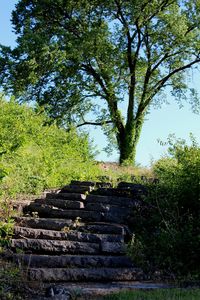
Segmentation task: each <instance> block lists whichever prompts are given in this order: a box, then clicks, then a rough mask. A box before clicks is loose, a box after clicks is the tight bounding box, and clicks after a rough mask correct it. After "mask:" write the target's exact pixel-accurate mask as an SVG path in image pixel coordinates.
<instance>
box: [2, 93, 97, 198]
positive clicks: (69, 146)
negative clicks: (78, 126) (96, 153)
mask: <svg viewBox="0 0 200 300" xmlns="http://www.w3.org/2000/svg"><path fill="white" fill-rule="evenodd" d="M49 123H50V122H49V120H48V118H47V117H46V116H45V115H44V114H42V113H40V114H37V113H35V112H34V111H33V109H31V108H30V107H27V106H25V105H19V104H17V103H16V102H15V101H14V100H11V101H6V100H5V99H3V98H2V97H1V99H0V190H1V194H7V195H9V196H15V195H17V194H21V193H26V194H27V193H35V194H37V193H40V192H41V191H42V190H44V189H45V188H52V187H59V186H62V185H64V184H66V183H69V182H70V181H71V180H72V179H77V180H78V179H80V180H83V179H91V178H95V177H96V176H97V175H98V169H97V167H96V165H95V163H94V161H93V153H92V150H91V145H90V143H89V140H88V136H87V135H86V134H82V135H78V134H77V132H76V130H75V129H71V130H70V131H68V132H67V131H66V130H64V129H60V128H58V127H57V126H56V124H52V125H48V124H49Z"/></svg>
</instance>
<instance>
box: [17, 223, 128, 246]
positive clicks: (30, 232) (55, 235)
mask: <svg viewBox="0 0 200 300" xmlns="http://www.w3.org/2000/svg"><path fill="white" fill-rule="evenodd" d="M24 237H25V238H31V239H48V240H68V241H77V242H90V243H98V242H101V241H105V242H113V243H114V242H117V243H119V242H120V243H122V242H123V241H124V238H123V235H119V234H118V235H117V234H94V233H85V232H79V231H77V230H70V228H65V230H63V231H54V230H46V229H35V228H28V227H20V226H15V227H14V238H24Z"/></svg>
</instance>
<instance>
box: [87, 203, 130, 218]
mask: <svg viewBox="0 0 200 300" xmlns="http://www.w3.org/2000/svg"><path fill="white" fill-rule="evenodd" d="M85 209H86V210H92V211H102V212H110V213H114V214H119V215H122V214H123V215H128V214H130V213H131V209H130V208H127V207H120V206H117V205H111V204H104V203H87V202H86V203H85Z"/></svg>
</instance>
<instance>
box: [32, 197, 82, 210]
mask: <svg viewBox="0 0 200 300" xmlns="http://www.w3.org/2000/svg"><path fill="white" fill-rule="evenodd" d="M35 203H39V204H47V205H53V206H55V207H58V208H64V209H65V208H71V209H82V208H84V203H83V202H81V201H76V200H65V199H57V198H56V199H51V198H49V199H36V200H35Z"/></svg>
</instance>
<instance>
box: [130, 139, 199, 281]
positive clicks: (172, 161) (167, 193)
mask: <svg viewBox="0 0 200 300" xmlns="http://www.w3.org/2000/svg"><path fill="white" fill-rule="evenodd" d="M153 168H154V172H155V175H156V177H158V179H159V184H157V185H153V186H149V191H150V193H149V197H148V198H147V199H146V201H148V202H149V204H150V205H151V211H150V214H149V216H148V218H147V217H146V216H143V218H138V219H137V220H136V222H135V224H132V226H133V227H134V233H135V236H136V241H137V240H138V241H139V242H140V243H141V244H142V250H143V253H142V255H143V257H145V259H144V261H143V264H144V266H145V265H146V266H150V267H151V268H152V269H164V270H168V271H169V272H170V273H171V272H173V273H175V274H176V275H178V274H179V275H184V276H186V275H188V276H189V275H192V276H193V277H195V276H197V277H200V272H199V270H200V263H199V255H200V252H199V249H200V148H199V146H198V145H197V143H196V142H195V141H194V140H193V141H192V145H190V146H188V145H186V143H185V142H183V141H175V142H173V141H172V140H170V147H169V155H168V157H165V158H162V159H160V160H159V161H157V162H156V163H155V165H154V166H153ZM138 241H137V243H138ZM134 248H135V246H134V244H132V245H131V249H129V252H130V251H132V255H133V254H134V253H135V249H134ZM136 248H137V247H136ZM136 250H137V249H136ZM140 256H141V253H140ZM139 259H140V257H139Z"/></svg>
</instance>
